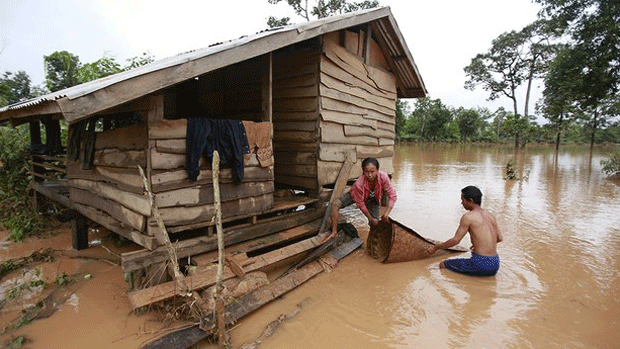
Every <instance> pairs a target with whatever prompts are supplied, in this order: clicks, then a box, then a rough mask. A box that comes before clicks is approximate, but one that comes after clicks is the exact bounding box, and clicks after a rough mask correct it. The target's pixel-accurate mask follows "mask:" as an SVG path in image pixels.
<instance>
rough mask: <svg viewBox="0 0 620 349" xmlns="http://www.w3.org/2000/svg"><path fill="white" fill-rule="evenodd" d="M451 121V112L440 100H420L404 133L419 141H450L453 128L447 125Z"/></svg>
mask: <svg viewBox="0 0 620 349" xmlns="http://www.w3.org/2000/svg"><path fill="white" fill-rule="evenodd" d="M451 121H452V112H451V111H450V109H448V107H446V106H445V105H444V104H443V103H442V102H441V100H440V99H430V98H421V99H418V101H417V102H416V104H415V106H414V110H413V111H412V112H411V115H410V117H409V118H408V119H407V122H406V123H405V132H406V133H407V134H408V135H411V136H412V135H416V136H417V137H416V138H418V139H421V140H427V141H443V140H451V139H453V137H454V136H455V133H454V128H453V127H451V125H448V124H449V123H450V122H451ZM456 130H458V126H457V127H456Z"/></svg>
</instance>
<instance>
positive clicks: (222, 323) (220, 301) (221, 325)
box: [211, 150, 228, 348]
mask: <svg viewBox="0 0 620 349" xmlns="http://www.w3.org/2000/svg"><path fill="white" fill-rule="evenodd" d="M211 170H212V173H213V199H214V202H215V227H216V229H217V276H216V279H215V280H216V281H215V285H216V286H215V315H216V316H217V339H218V343H219V347H220V348H226V347H227V345H228V334H227V333H226V320H225V317H224V298H223V297H222V291H223V288H224V286H222V275H223V272H224V232H223V231H222V207H221V205H222V204H221V200H220V183H219V176H220V154H219V153H218V152H217V150H215V151H213V162H212V164H211Z"/></svg>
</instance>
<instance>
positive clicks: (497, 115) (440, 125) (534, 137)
mask: <svg viewBox="0 0 620 349" xmlns="http://www.w3.org/2000/svg"><path fill="white" fill-rule="evenodd" d="M396 109H397V115H398V114H400V113H402V114H403V116H402V117H403V119H404V124H403V126H402V127H397V138H398V139H400V140H404V141H431V142H456V141H463V142H468V141H471V142H504V143H506V142H514V143H515V144H516V145H517V146H523V145H525V144H527V143H529V142H542V143H555V142H558V144H560V143H587V142H589V138H590V127H589V125H588V123H587V121H586V120H584V119H580V118H567V119H565V120H564V123H563V124H562V132H558V128H557V123H547V124H544V125H540V124H538V123H537V122H536V121H535V120H533V119H532V118H531V117H530V118H525V117H523V116H520V115H515V114H513V113H511V112H507V111H506V110H504V109H503V108H499V109H498V110H496V111H495V112H491V111H489V110H488V109H486V108H473V109H467V108H463V107H458V108H455V107H450V106H446V105H444V104H443V102H442V101H441V100H440V99H429V98H423V99H419V100H418V101H417V102H416V103H415V104H414V105H413V108H410V106H409V105H407V103H404V102H402V101H398V102H397V108H396ZM410 109H411V111H410V112H409V110H410ZM397 123H399V121H398V119H397ZM595 143H597V144H601V143H616V144H620V121H615V122H612V123H609V124H608V125H606V126H605V127H603V128H602V129H601V130H600V132H598V133H597V134H596V138H595Z"/></svg>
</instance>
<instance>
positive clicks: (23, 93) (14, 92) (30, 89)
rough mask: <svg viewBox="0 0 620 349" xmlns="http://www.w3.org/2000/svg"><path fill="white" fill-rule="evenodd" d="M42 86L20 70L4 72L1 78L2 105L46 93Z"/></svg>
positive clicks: (0, 99)
mask: <svg viewBox="0 0 620 349" xmlns="http://www.w3.org/2000/svg"><path fill="white" fill-rule="evenodd" d="M44 93H45V91H43V90H42V89H41V88H40V87H38V86H36V85H32V84H31V80H30V76H28V74H27V73H26V72H25V71H23V70H20V71H18V72H17V73H13V72H4V74H3V75H2V77H1V78H0V107H2V106H5V105H9V104H13V103H17V102H21V101H25V100H27V99H30V98H33V97H37V96H40V95H42V94H44Z"/></svg>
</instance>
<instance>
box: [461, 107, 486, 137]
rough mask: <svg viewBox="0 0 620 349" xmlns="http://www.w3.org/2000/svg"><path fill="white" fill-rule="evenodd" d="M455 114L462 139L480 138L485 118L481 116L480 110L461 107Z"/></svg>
mask: <svg viewBox="0 0 620 349" xmlns="http://www.w3.org/2000/svg"><path fill="white" fill-rule="evenodd" d="M454 116H455V121H456V124H457V125H458V129H459V134H460V136H461V140H462V141H465V140H469V141H475V140H478V138H479V136H480V131H481V129H482V127H483V125H484V120H483V119H482V118H481V117H480V113H479V112H478V110H476V109H465V108H463V107H460V108H458V109H457V110H456V111H455V112H454Z"/></svg>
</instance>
